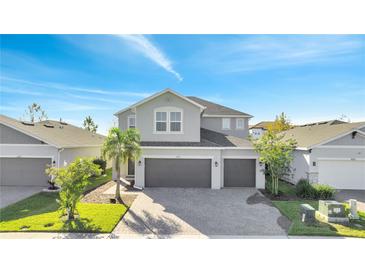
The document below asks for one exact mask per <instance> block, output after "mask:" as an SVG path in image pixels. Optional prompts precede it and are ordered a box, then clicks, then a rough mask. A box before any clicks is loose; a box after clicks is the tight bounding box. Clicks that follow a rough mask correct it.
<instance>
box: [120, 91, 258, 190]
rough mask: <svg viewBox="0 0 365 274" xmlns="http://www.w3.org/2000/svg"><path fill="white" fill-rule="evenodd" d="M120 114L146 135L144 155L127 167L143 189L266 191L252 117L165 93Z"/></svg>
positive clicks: (125, 122) (126, 124)
mask: <svg viewBox="0 0 365 274" xmlns="http://www.w3.org/2000/svg"><path fill="white" fill-rule="evenodd" d="M115 115H116V116H117V117H118V120H119V128H120V129H121V130H126V129H128V128H137V129H138V130H139V132H140V134H141V146H142V156H141V157H140V159H136V160H135V161H134V162H132V161H129V162H128V164H126V165H123V166H122V167H121V170H122V176H123V177H126V176H134V179H135V185H136V186H138V187H142V188H143V187H204V188H213V189H220V188H222V187H257V188H264V184H265V178H264V175H263V173H262V171H261V170H262V166H261V165H260V163H259V161H258V154H257V153H256V152H255V151H254V149H253V146H252V144H251V142H250V141H248V140H247V137H248V130H249V128H248V120H249V119H250V118H251V117H252V116H251V115H249V114H246V113H243V112H240V111H237V110H234V109H231V108H228V107H225V106H222V105H218V104H215V103H212V102H209V101H206V100H203V99H200V98H197V97H188V96H183V95H181V94H178V93H177V92H175V91H173V90H171V89H165V90H163V91H162V92H159V93H156V94H154V95H152V96H150V97H148V98H146V99H144V100H142V101H140V102H137V103H136V104H133V105H131V106H129V107H127V108H125V109H123V110H121V111H119V112H117V113H116V114H115Z"/></svg>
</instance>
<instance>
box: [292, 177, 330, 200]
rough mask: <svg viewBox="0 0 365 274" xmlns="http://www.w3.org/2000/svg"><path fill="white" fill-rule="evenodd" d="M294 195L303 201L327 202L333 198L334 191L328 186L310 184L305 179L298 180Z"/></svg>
mask: <svg viewBox="0 0 365 274" xmlns="http://www.w3.org/2000/svg"><path fill="white" fill-rule="evenodd" d="M295 193H296V194H297V196H298V197H300V198H304V199H321V200H329V199H332V198H333V195H334V194H335V189H334V188H333V187H331V186H328V185H321V184H311V183H310V182H309V181H308V180H306V179H300V180H299V181H298V183H297V185H296V186H295Z"/></svg>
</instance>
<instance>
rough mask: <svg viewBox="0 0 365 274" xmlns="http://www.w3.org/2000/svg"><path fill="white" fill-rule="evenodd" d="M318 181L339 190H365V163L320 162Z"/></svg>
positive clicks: (356, 161) (349, 161)
mask: <svg viewBox="0 0 365 274" xmlns="http://www.w3.org/2000/svg"><path fill="white" fill-rule="evenodd" d="M318 181H319V183H321V184H326V185H330V186H333V187H334V188H337V189H365V161H360V160H353V161H351V160H321V161H318Z"/></svg>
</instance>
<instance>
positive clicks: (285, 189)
mask: <svg viewBox="0 0 365 274" xmlns="http://www.w3.org/2000/svg"><path fill="white" fill-rule="evenodd" d="M279 192H281V193H283V194H284V195H286V196H296V194H295V186H293V185H291V184H289V183H287V182H284V181H282V180H279Z"/></svg>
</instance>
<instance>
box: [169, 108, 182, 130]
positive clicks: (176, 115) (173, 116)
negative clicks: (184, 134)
mask: <svg viewBox="0 0 365 274" xmlns="http://www.w3.org/2000/svg"><path fill="white" fill-rule="evenodd" d="M181 116H182V115H181V112H180V111H172V112H170V131H171V132H181V128H182V127H181V123H182V120H181V118H182V117H181Z"/></svg>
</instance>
